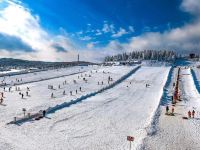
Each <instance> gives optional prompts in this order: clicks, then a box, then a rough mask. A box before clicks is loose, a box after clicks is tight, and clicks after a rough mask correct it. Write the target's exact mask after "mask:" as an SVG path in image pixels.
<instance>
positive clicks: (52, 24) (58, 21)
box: [23, 0, 192, 45]
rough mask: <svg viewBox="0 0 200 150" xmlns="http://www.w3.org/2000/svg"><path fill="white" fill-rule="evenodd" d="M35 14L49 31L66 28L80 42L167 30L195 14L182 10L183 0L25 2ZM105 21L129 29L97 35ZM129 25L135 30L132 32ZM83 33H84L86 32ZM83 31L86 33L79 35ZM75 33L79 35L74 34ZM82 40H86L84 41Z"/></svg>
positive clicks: (59, 0)
mask: <svg viewBox="0 0 200 150" xmlns="http://www.w3.org/2000/svg"><path fill="white" fill-rule="evenodd" d="M23 2H24V5H26V6H27V7H29V8H31V11H32V12H33V13H34V14H37V15H39V16H40V19H41V24H42V26H43V27H44V28H46V29H47V30H48V31H49V32H53V33H57V34H58V32H59V28H63V29H65V30H66V32H68V33H69V34H70V36H71V37H72V38H74V40H79V41H77V42H82V43H84V44H86V42H85V40H86V39H85V40H83V38H80V37H86V36H87V37H91V39H90V40H89V38H88V40H86V41H98V42H99V45H101V44H107V43H108V42H109V41H110V40H112V39H118V40H119V41H127V40H128V39H129V38H130V37H132V36H137V35H140V34H142V33H143V32H147V31H159V32H163V31H165V30H168V29H169V28H175V27H179V26H182V25H184V24H185V23H187V22H190V21H191V19H192V16H191V15H189V14H188V13H185V12H183V11H181V10H180V8H179V6H180V4H181V0H162V1H161V0H151V1H149V0H109V1H108V0H101V1H99V0H73V1H72V0H57V1H55V0H48V1H44V0H38V1H37V2H35V1H32V0H25V1H23ZM105 24H108V25H113V26H114V29H113V30H114V31H115V32H117V31H119V30H120V28H123V29H125V30H126V31H127V34H124V35H122V36H120V37H117V38H113V37H112V35H113V33H111V32H108V33H106V34H101V33H100V32H99V34H101V35H96V34H97V31H96V30H100V31H102V29H103V26H104V25H105ZM129 27H132V28H133V30H132V31H130V29H129ZM82 32H83V33H82ZM77 33H82V34H77ZM74 34H75V37H73V35H74ZM81 39H82V40H81Z"/></svg>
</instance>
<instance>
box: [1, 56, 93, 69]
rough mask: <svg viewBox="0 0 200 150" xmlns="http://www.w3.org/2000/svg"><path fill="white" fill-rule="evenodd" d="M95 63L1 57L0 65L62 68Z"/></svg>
mask: <svg viewBox="0 0 200 150" xmlns="http://www.w3.org/2000/svg"><path fill="white" fill-rule="evenodd" d="M92 64H95V63H92V62H85V61H79V62H78V61H74V62H43V61H29V60H21V59H13V58H0V67H1V68H4V67H6V68H8V67H11V68H38V69H43V68H52V67H54V68H60V67H68V66H76V65H92Z"/></svg>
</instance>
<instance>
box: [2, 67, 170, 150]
mask: <svg viewBox="0 0 200 150" xmlns="http://www.w3.org/2000/svg"><path fill="white" fill-rule="evenodd" d="M169 70H170V68H169V67H142V68H140V69H139V70H138V71H137V72H136V73H135V74H133V75H132V76H130V77H129V78H128V79H126V80H125V81H124V82H122V83H120V84H118V85H117V86H115V87H114V88H112V89H109V90H107V91H105V92H103V93H100V94H98V95H96V96H94V97H91V98H88V99H87V100H85V101H83V102H81V103H78V104H75V105H72V106H71V107H68V108H66V109H62V110H60V111H57V112H56V113H55V114H52V115H48V116H47V118H46V119H42V120H40V121H37V122H32V123H31V122H28V123H25V124H23V125H22V126H16V125H9V126H3V127H2V129H1V132H0V137H1V138H0V149H20V150H27V149H28V150H35V149H40V150H46V149H48V150H65V149H67V150H95V149H98V150H108V149H109V150H113V149H114V150H121V149H124V150H127V149H128V148H129V143H128V142H127V139H126V137H127V135H132V136H134V137H135V141H134V142H133V144H132V149H136V147H138V146H140V145H141V144H142V139H143V138H144V137H145V136H146V135H147V132H146V128H147V127H148V126H149V125H150V122H151V121H152V120H151V119H152V117H153V115H154V113H155V111H156V110H157V107H158V105H159V103H160V98H161V96H162V93H163V87H164V85H165V83H166V80H167V76H168V73H169ZM130 82H131V83H130ZM146 84H150V86H149V87H146Z"/></svg>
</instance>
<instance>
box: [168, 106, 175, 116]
mask: <svg viewBox="0 0 200 150" xmlns="http://www.w3.org/2000/svg"><path fill="white" fill-rule="evenodd" d="M171 110H172V111H171V114H172V115H174V107H173V106H172V108H171ZM166 114H167V115H168V114H169V106H168V105H167V106H166Z"/></svg>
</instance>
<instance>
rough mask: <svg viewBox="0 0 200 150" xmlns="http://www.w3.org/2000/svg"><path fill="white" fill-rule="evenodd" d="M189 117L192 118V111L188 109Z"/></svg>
mask: <svg viewBox="0 0 200 150" xmlns="http://www.w3.org/2000/svg"><path fill="white" fill-rule="evenodd" d="M188 118H191V111H190V110H189V111H188Z"/></svg>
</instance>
